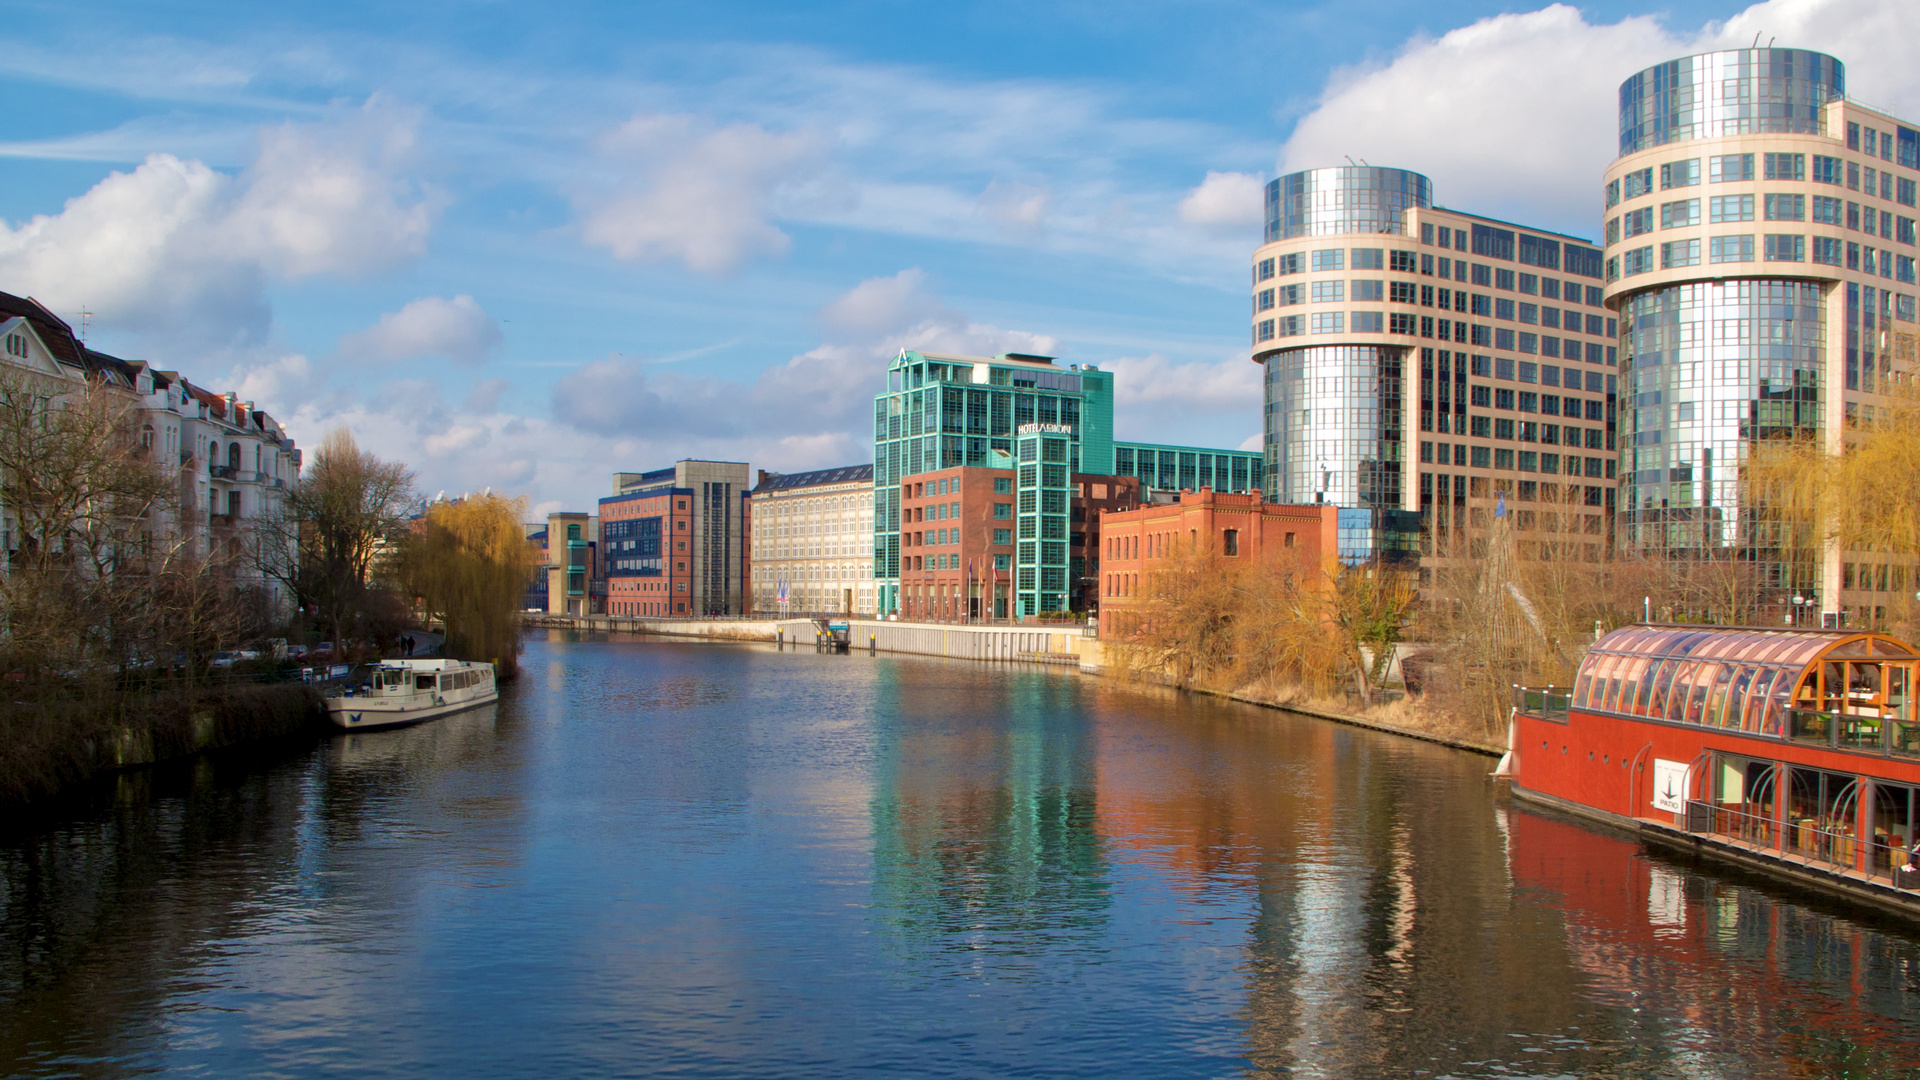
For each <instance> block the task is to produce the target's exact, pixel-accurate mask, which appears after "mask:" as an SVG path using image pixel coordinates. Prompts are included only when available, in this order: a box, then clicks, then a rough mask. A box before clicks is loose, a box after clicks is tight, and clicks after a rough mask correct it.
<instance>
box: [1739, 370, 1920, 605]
mask: <svg viewBox="0 0 1920 1080" xmlns="http://www.w3.org/2000/svg"><path fill="white" fill-rule="evenodd" d="M1880 393H1881V396H1880V398H1879V400H1878V401H1877V402H1876V403H1875V404H1872V405H1865V404H1862V405H1861V407H1860V409H1859V412H1858V414H1857V415H1850V416H1849V417H1848V425H1847V427H1846V429H1845V430H1844V431H1843V432H1842V433H1841V439H1840V440H1839V442H1840V447H1839V448H1838V450H1837V452H1836V451H1835V449H1834V448H1833V447H1832V445H1831V443H1830V442H1829V440H1828V439H1826V438H1823V437H1820V436H1814V437H1807V438H1799V439H1792V440H1777V441H1769V442H1765V443H1761V444H1760V445H1759V446H1757V447H1755V449H1754V451H1753V453H1752V456H1751V458H1750V459H1749V461H1748V465H1747V468H1746V469H1745V470H1744V471H1743V475H1742V483H1743V486H1744V488H1745V489H1746V493H1747V497H1748V499H1749V501H1750V502H1751V503H1752V505H1753V506H1754V507H1755V508H1756V511H1755V518H1756V521H1755V527H1754V528H1755V536H1754V546H1756V547H1772V548H1775V549H1778V550H1780V551H1782V552H1783V554H1786V555H1787V556H1789V557H1794V556H1798V559H1799V561H1804V562H1813V561H1817V560H1818V559H1819V557H1820V555H1821V553H1822V551H1823V550H1824V549H1826V548H1828V547H1834V548H1838V549H1839V550H1840V551H1842V552H1847V553H1860V552H1871V553H1875V554H1876V555H1878V556H1879V557H1880V559H1879V561H1882V562H1886V561H1892V562H1895V563H1897V564H1899V563H1904V564H1909V565H1910V564H1911V563H1912V562H1913V560H1914V559H1915V558H1916V557H1920V385H1916V383H1915V382H1914V381H1913V380H1912V379H1911V378H1901V379H1898V380H1892V381H1888V382H1883V384H1882V386H1881V390H1880ZM1846 558H1848V560H1849V561H1852V557H1851V555H1849V556H1846ZM1834 584H1837V583H1829V586H1828V588H1829V590H1830V591H1837V590H1834V589H1833V585H1834ZM1898 595H1899V596H1900V597H1901V598H1902V600H1904V599H1905V597H1907V596H1910V595H1911V592H1909V591H1906V590H1902V591H1901V592H1900V593H1899V594H1898ZM1907 607H1908V605H1906V604H1905V603H1901V604H1899V605H1897V607H1896V610H1904V609H1906V608H1907ZM1903 621H1908V622H1910V621H1911V619H1910V618H1909V619H1907V620H1903ZM1908 629H1909V632H1911V629H1912V627H1908Z"/></svg>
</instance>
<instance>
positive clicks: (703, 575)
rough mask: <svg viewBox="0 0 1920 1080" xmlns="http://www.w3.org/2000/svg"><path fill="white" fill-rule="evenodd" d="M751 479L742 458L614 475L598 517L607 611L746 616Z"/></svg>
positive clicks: (681, 463)
mask: <svg viewBox="0 0 1920 1080" xmlns="http://www.w3.org/2000/svg"><path fill="white" fill-rule="evenodd" d="M747 481H748V477H747V466H746V464H745V463H744V462H738V461H695V460H683V461H678V462H675V463H674V464H673V465H671V466H669V467H667V468H664V469H655V470H652V471H651V472H643V473H615V474H614V477H613V489H614V494H613V495H612V496H610V497H608V498H605V499H601V500H600V515H599V517H600V550H599V557H600V563H601V566H602V569H603V573H604V574H605V576H606V579H607V600H606V605H607V614H609V615H741V614H745V608H746V606H747V605H748V603H749V596H750V594H749V588H748V586H749V580H750V579H749V576H748V575H749V572H750V566H749V563H748V558H747V554H748V549H747V527H746V521H747V512H746V501H747V488H748V483H747ZM547 542H548V547H549V550H551V549H552V548H553V546H554V544H555V543H556V541H555V540H554V539H553V538H552V537H551V536H550V537H549V539H548V541H547ZM548 603H549V606H551V605H552V600H551V599H549V602H548Z"/></svg>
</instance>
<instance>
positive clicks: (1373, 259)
mask: <svg viewBox="0 0 1920 1080" xmlns="http://www.w3.org/2000/svg"><path fill="white" fill-rule="evenodd" d="M1385 260H1386V250H1385V249H1384V248H1354V249H1353V268H1354V269H1355V270H1379V269H1381V268H1382V267H1384V266H1385V265H1386V261H1385ZM1336 269H1337V268H1336Z"/></svg>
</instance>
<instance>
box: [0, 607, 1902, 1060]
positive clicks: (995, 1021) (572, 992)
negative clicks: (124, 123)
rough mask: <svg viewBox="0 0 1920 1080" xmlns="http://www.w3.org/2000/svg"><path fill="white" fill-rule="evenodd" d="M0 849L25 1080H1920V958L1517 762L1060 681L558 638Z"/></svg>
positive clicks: (160, 773) (1, 969) (2, 1000)
mask: <svg viewBox="0 0 1920 1080" xmlns="http://www.w3.org/2000/svg"><path fill="white" fill-rule="evenodd" d="M522 670H523V673H524V676H523V678H522V679H521V680H520V681H519V682H518V683H517V684H515V685H513V686H512V687H511V688H510V690H509V691H508V693H507V695H506V697H505V698H504V699H503V701H502V702H501V703H500V704H499V705H498V706H496V707H493V708H489V709H486V710H483V711H477V712H473V713H469V714H466V715H462V716H458V717H453V718H449V719H447V720H443V721H440V722H438V723H434V724H429V725H426V726H422V727H419V728H414V729H409V730H402V731H395V732H385V733H366V734H361V735H354V736H342V737H336V738H333V739H331V740H327V741H324V742H321V743H318V744H314V745H306V746H298V747H293V748H286V749H281V750H276V751H263V752H253V753H245V754H228V755H224V756H220V757H215V758H207V759H202V760H199V761H196V762H194V763H192V764H190V765H185V766H177V767H173V768H168V769H161V770H155V771H152V772H150V773H143V774H137V775H134V776H130V777H128V778H126V779H125V780H123V781H121V782H120V783H119V784H117V785H115V786H113V787H112V788H111V789H110V790H108V791H106V792H104V793H103V795H102V797H101V798H100V799H98V800H96V801H95V802H93V803H90V804H88V805H86V806H84V807H76V808H75V809H74V810H73V811H72V813H71V814H70V815H69V817H67V818H66V819H64V820H59V821H54V822H48V823H43V824H40V825H36V826H33V827H28V828H21V827H16V828H14V829H13V830H12V831H11V833H9V834H8V835H6V836H5V837H4V838H0V1075H6V1076H79V1077H120V1076H129V1075H133V1074H138V1073H146V1072H152V1071H159V1070H166V1071H179V1072H184V1073H197V1074H206V1075H249V1076H309V1075H318V1074H322V1073H326V1074H335V1075H353V1076H396V1077H398V1076H406V1077H414V1076H448V1077H454V1076H458V1077H470V1076H482V1077H484V1076H530V1075H539V1076H554V1077H559V1076H610V1075H647V1076H660V1075H671V1076H688V1077H708V1076H713V1077H718V1076H729V1077H731V1076H754V1077H789V1076H792V1077H802V1076H804V1077H829V1076H844V1075H848V1074H851V1073H867V1074H879V1075H911V1076H933V1077H944V1076H968V1077H972V1076H1102V1077H1105V1076H1115V1075H1126V1076H1141V1077H1149V1076H1151V1077H1163V1076H1164V1077H1185V1076H1196V1077H1199V1076H1207V1077H1213V1076H1239V1075H1268V1074H1273V1075H1290V1076H1309V1077H1321V1076H1325V1077H1366V1076H1486V1077H1516V1076H1541V1077H1557V1076H1582V1077H1587V1076H1610V1077H1642V1076H1644V1077H1668V1076H1698V1077H1730V1078H1732V1077H1737V1078H1740V1080H1749V1078H1756V1077H1775V1076H1779V1077H1789V1076H1791V1077H1800V1076H1825V1075H1842V1074H1844V1075H1852V1076H1874V1075H1909V1074H1908V1073H1907V1071H1906V1070H1907V1069H1908V1068H1909V1067H1911V1066H1914V1065H1916V1064H1920V1008H1917V1007H1916V1006H1920V936H1916V935H1915V934H1913V933H1911V932H1909V931H1907V930H1905V929H1903V928H1901V927H1900V926H1898V925H1888V924H1882V923H1878V922H1876V921H1874V920H1873V918H1872V917H1870V916H1868V915H1866V914H1864V913H1859V912H1853V913H1849V912H1847V911H1846V910H1844V909H1838V908H1834V907H1830V906H1826V905H1824V904H1823V902H1821V901H1818V900H1815V899H1812V898H1809V897H1806V896H1803V895H1800V894H1796V893H1793V892H1791V891H1790V890H1787V889H1785V888H1782V887H1779V886H1775V885H1772V884H1769V883H1766V882H1757V881H1754V880H1751V879H1744V878H1738V877H1736V876H1731V875H1727V874H1723V873H1719V872H1717V871H1713V870H1710V869H1706V868H1696V867H1692V866H1689V865H1686V864H1684V863H1681V862H1678V861H1672V860H1669V859H1667V858H1665V857H1663V856H1661V855H1659V854H1657V853H1653V852H1649V851H1646V850H1643V849H1642V848H1641V847H1640V846H1639V845H1638V844H1636V843H1634V842H1632V841H1629V840H1624V839H1621V838H1619V837H1616V836H1614V835H1611V834H1607V833H1602V832H1597V831H1593V830H1589V829H1587V828H1584V827H1581V826H1578V825H1574V824H1568V823H1565V822H1562V821H1558V820H1555V819H1551V818H1547V817H1542V816H1538V815H1536V814H1533V813H1531V812H1527V811H1523V810H1520V809H1517V808H1513V807H1510V806H1506V805H1504V804H1503V803H1502V802H1501V800H1499V799H1498V798H1497V797H1496V795H1495V793H1494V792H1493V791H1492V790H1491V788H1490V786H1489V784H1488V782H1487V779H1486V774H1487V772H1488V771H1489V769H1490V768H1491V765H1492V762H1491V760H1490V759H1487V758H1484V757H1480V756H1476V755H1472V754H1467V753H1463V752H1459V751H1454V750H1449V749H1446V748H1443V747H1438V746H1433V745H1428V744H1425V743H1421V742H1417V741H1413V740H1408V739H1402V738H1397V737H1393V736H1388V735H1381V734H1375V733H1371V732H1367V731H1361V730H1356V729H1351V728H1345V727H1341V726H1338V725H1334V724H1329V723H1325V722H1322V721H1317V720H1312V719H1306V718H1300V717H1294V716H1290V715H1288V714H1284V713H1278V712H1272V711H1268V710H1262V709H1257V708H1253V707H1250V706H1242V705H1237V704H1233V703H1227V702H1220V701H1215V700H1211V699H1205V698H1193V697H1187V696H1182V695H1178V694H1175V693H1172V692H1170V691H1165V690H1158V689H1150V688H1137V687H1128V686H1125V685H1122V684H1120V683H1117V682H1115V681H1112V680H1103V679H1097V678H1091V677H1083V676H1080V675H1078V674H1076V673H1073V672H1070V671H1061V670H1056V669H1030V668H1013V667H1006V666H985V665H976V664H968V663H964V662H955V661H937V660H925V659H916V658H905V657H885V656H883V657H878V658H871V657H866V656H858V655H856V656H832V655H820V654H816V653H813V652H811V651H807V652H798V653H796V652H793V651H786V652H779V651H776V650H775V649H774V648H772V647H770V646H767V647H761V646H745V645H719V644H705V643H687V642H676V641H664V640H645V639H635V638H614V639H612V640H608V639H606V638H604V637H601V638H584V639H583V638H576V637H570V636H568V635H564V634H560V633H557V632H556V633H554V634H551V635H548V636H543V637H536V638H534V639H530V640H529V642H528V646H527V651H526V654H525V656H524V658H523V665H522Z"/></svg>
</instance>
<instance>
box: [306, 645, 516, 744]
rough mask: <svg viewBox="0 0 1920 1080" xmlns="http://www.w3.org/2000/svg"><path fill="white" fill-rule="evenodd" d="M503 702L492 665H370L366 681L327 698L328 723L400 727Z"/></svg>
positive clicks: (449, 662)
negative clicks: (498, 701)
mask: <svg viewBox="0 0 1920 1080" xmlns="http://www.w3.org/2000/svg"><path fill="white" fill-rule="evenodd" d="M499 698H500V689H499V687H498V685H497V684H496V683H495V682H494V677H493V665H492V664H483V663H473V662H469V661H466V660H382V661H380V662H379V663H378V664H375V665H371V666H370V668H369V670H368V673H367V676H366V678H364V679H361V680H358V681H356V682H353V683H350V684H349V685H347V686H344V687H342V688H340V689H338V690H333V691H329V692H328V693H327V695H326V702H327V719H329V720H332V721H333V722H334V723H335V724H337V725H339V726H340V727H342V728H345V729H347V730H349V731H364V730H366V729H368V728H382V727H397V726H399V725H401V724H417V723H419V722H421V721H422V720H432V719H434V718H436V717H441V716H446V715H447V714H449V713H457V712H460V711H461V710H463V709H471V708H474V707H475V706H479V705H486V704H489V703H491V702H494V701H497V700H499Z"/></svg>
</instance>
